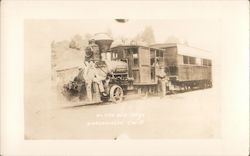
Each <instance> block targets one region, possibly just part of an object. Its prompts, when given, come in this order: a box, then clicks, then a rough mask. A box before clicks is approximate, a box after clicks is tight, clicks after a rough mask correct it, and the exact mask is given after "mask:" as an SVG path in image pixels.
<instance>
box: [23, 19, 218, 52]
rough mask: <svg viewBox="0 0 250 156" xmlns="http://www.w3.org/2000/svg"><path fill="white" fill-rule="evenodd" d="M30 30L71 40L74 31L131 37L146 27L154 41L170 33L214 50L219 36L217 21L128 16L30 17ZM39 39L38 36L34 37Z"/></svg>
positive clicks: (59, 39)
mask: <svg viewBox="0 0 250 156" xmlns="http://www.w3.org/2000/svg"><path fill="white" fill-rule="evenodd" d="M27 23H29V24H30V26H31V28H30V29H29V30H32V29H35V31H40V32H41V34H43V35H45V36H40V38H41V39H43V40H47V41H50V42H51V41H52V40H55V41H62V40H70V39H71V38H72V36H74V35H75V34H80V35H84V34H86V33H89V34H92V35H94V34H95V33H99V32H107V30H108V29H109V30H110V31H111V32H112V34H113V37H114V38H118V37H125V38H133V37H135V36H136V35H137V34H138V33H140V32H142V31H143V30H144V28H145V27H146V26H151V27H152V28H153V30H154V35H155V40H156V42H157V43H161V42H165V41H166V39H167V38H168V37H170V36H175V37H177V38H179V39H180V40H181V41H188V43H189V45H190V46H194V47H198V48H201V49H205V50H208V51H217V48H218V44H219V42H220V41H219V38H220V36H219V35H220V22H219V20H205V19H202V20H136V19H129V20H128V22H126V23H119V22H117V21H116V20H113V19H108V20H103V19H102V20H31V21H28V22H27ZM37 39H39V38H37Z"/></svg>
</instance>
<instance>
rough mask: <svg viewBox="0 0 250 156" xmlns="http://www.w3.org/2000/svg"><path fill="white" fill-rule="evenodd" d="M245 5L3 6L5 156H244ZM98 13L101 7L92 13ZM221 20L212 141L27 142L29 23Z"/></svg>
mask: <svg viewBox="0 0 250 156" xmlns="http://www.w3.org/2000/svg"><path fill="white" fill-rule="evenodd" d="M248 9H249V6H248V2H247V1H188V2H185V1H177V2H174V1H166V2H165V1H134V2H132V1H127V2H126V1H119V2H116V1H92V2H90V1H44V2H43V1H37V2H34V1H33V2H32V1H4V2H2V10H1V11H2V12H1V16H2V19H1V20H2V21H1V44H2V47H1V128H2V131H1V147H2V150H1V152H2V153H1V154H3V155H27V154H31V155H55V154H57V155H58V154H59V155H62V154H67V155H74V154H76V155H77V154H86V155H90V154H92V155H118V154H119V155H136V154H137V155H246V154H247V153H248V143H249V142H248V138H249V134H248V129H249V120H248V117H249V104H248V95H249V89H248V86H249V83H248V74H249V72H248V62H249V60H248V59H249V57H248V56H249V54H248V50H249V45H248V40H249V38H248V34H249V33H248V30H249V26H248V25H249V23H248V20H249V17H248V14H249V12H248ZM93 10H99V11H98V12H95V13H94V14H93ZM116 17H119V18H121V17H124V18H136V19H145V18H146V19H215V18H216V19H218V18H219V19H221V20H222V41H223V43H222V45H221V53H220V55H221V56H223V59H222V60H221V64H222V66H221V69H220V72H221V76H222V79H223V80H224V81H223V82H221V88H222V96H221V98H222V112H223V113H222V138H221V139H210V140H205V139H204V140H202V139H201V140H161V141H160V140H134V141H117V142H115V141H101V140H100V141H89V140H88V141H80V140H79V141H74V140H68V141H67V140H44V141H25V140H23V134H24V130H23V123H24V118H23V117H24V114H23V63H24V62H23V58H24V57H23V53H24V52H23V49H24V47H23V38H24V36H23V35H24V33H23V30H24V28H23V26H24V20H25V19H86V18H88V19H90V18H91V19H103V18H107V19H110V18H116Z"/></svg>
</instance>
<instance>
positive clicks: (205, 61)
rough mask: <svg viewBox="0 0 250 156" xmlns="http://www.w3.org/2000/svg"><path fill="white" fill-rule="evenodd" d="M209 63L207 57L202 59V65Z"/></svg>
mask: <svg viewBox="0 0 250 156" xmlns="http://www.w3.org/2000/svg"><path fill="white" fill-rule="evenodd" d="M209 64H211V61H210V60H208V59H202V65H203V66H209Z"/></svg>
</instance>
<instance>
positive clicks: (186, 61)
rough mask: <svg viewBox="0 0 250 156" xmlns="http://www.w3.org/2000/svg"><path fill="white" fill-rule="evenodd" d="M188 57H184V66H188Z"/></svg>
mask: <svg viewBox="0 0 250 156" xmlns="http://www.w3.org/2000/svg"><path fill="white" fill-rule="evenodd" d="M188 63H189V61H188V56H183V64H188Z"/></svg>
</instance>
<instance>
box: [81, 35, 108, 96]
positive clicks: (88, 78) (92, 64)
mask: <svg viewBox="0 0 250 156" xmlns="http://www.w3.org/2000/svg"><path fill="white" fill-rule="evenodd" d="M98 61H101V54H100V50H99V46H98V45H96V44H95V40H94V39H91V40H90V41H89V46H87V47H86V49H85V61H84V66H85V67H84V75H83V77H84V80H85V82H86V91H87V97H88V99H89V100H90V101H92V92H91V91H92V82H95V83H97V84H98V86H99V90H100V93H101V94H102V96H107V94H106V93H105V90H104V86H103V83H102V81H103V80H105V78H106V73H103V74H102V73H100V72H101V71H100V70H98V69H97V68H96V62H98Z"/></svg>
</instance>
